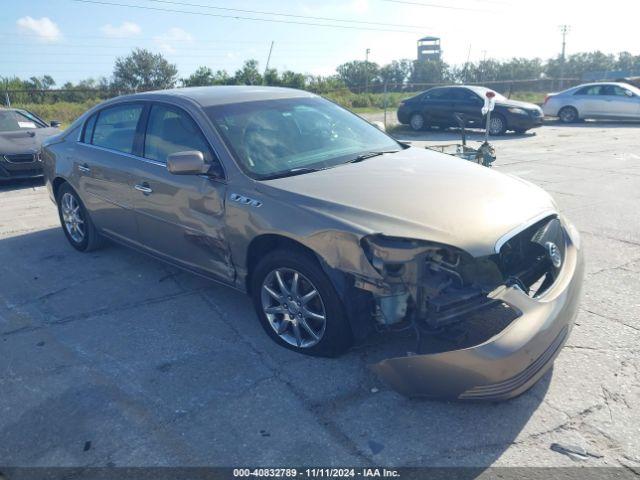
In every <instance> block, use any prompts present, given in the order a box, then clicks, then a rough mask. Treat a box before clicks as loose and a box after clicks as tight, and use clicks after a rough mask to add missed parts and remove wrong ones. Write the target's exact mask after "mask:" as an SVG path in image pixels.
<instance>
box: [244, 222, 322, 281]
mask: <svg viewBox="0 0 640 480" xmlns="http://www.w3.org/2000/svg"><path fill="white" fill-rule="evenodd" d="M278 249H294V250H298V251H302V252H304V253H305V254H307V255H309V256H310V257H313V258H314V259H315V260H316V261H318V263H319V264H320V265H322V262H320V260H319V257H318V255H317V254H316V252H314V251H313V250H312V249H310V248H309V247H307V246H306V245H304V244H302V243H300V242H299V241H297V240H294V239H292V238H290V237H287V236H284V235H279V234H275V233H265V234H262V235H258V236H257V237H255V238H254V239H253V240H251V242H250V243H249V246H248V247H247V254H246V257H245V262H246V267H247V276H246V278H245V288H246V290H247V293H249V294H251V277H252V276H253V272H254V270H255V267H256V265H257V264H258V262H259V261H260V259H261V258H262V257H263V256H264V255H266V254H267V253H269V252H272V251H274V250H278Z"/></svg>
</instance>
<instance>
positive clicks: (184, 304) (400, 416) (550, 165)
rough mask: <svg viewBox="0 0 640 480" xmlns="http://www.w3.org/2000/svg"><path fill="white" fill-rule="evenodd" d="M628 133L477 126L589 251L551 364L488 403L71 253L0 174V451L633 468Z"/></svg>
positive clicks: (638, 376)
mask: <svg viewBox="0 0 640 480" xmlns="http://www.w3.org/2000/svg"><path fill="white" fill-rule="evenodd" d="M639 134H640V125H638V124H635V125H633V124H632V125H628V124H614V123H603V124H591V123H587V124H581V125H576V126H571V127H563V126H559V125H550V126H545V127H544V128H541V129H538V130H537V131H536V132H535V133H534V134H530V135H525V136H515V135H509V136H506V137H503V138H500V139H498V140H496V141H495V144H496V147H497V151H498V155H499V160H498V162H497V164H496V169H497V170H499V171H502V172H504V173H512V174H515V175H519V176H521V177H523V178H525V179H528V180H530V181H532V182H533V183H536V184H538V185H540V186H542V187H544V188H545V189H547V190H548V191H550V192H551V193H552V194H553V195H554V197H555V198H556V200H557V202H558V204H559V206H560V208H561V209H562V211H563V212H564V213H565V214H566V215H567V216H568V217H569V218H571V219H572V220H573V221H574V222H575V224H576V225H577V227H578V228H579V229H580V231H581V232H582V235H583V240H584V244H585V248H586V254H587V261H588V274H587V277H586V288H585V297H584V300H583V302H582V307H581V311H580V314H579V317H578V319H577V325H576V327H575V328H574V330H573V332H572V335H571V337H570V339H569V341H568V345H567V346H566V347H565V349H564V350H563V351H562V353H561V354H560V356H559V357H558V359H557V360H556V362H555V367H554V368H553V370H552V371H551V372H549V373H548V374H547V375H546V376H545V377H544V378H543V380H542V381H541V382H540V383H539V384H538V385H536V386H535V387H534V388H533V389H532V390H530V391H529V392H527V393H526V394H524V395H522V396H521V397H519V398H517V399H515V400H512V401H509V402H504V403H495V404H478V403H455V402H439V401H414V400H407V399H405V398H403V397H401V396H399V395H398V394H396V393H395V392H393V391H391V390H389V389H388V388H386V387H385V386H384V385H382V384H381V383H380V382H379V381H378V380H377V379H376V378H375V377H374V376H373V375H372V374H371V373H370V372H369V370H368V368H367V365H368V363H369V358H370V357H369V352H368V350H367V349H366V348H360V349H357V350H354V351H352V352H350V353H348V354H347V355H345V356H343V357H341V358H339V359H334V360H328V359H318V358H307V357H304V356H300V355H296V354H294V353H292V352H289V351H287V350H284V349H282V348H279V347H278V346H276V345H275V344H273V343H272V342H271V340H269V339H268V338H267V337H266V335H265V334H264V332H263V331H262V330H261V328H260V326H259V325H258V322H257V320H256V319H255V316H254V313H253V311H252V308H251V305H250V303H249V301H248V299H247V298H245V297H244V296H243V295H241V294H239V293H237V292H234V291H232V290H230V289H227V288H224V287H220V286H217V285H215V284H213V283H211V282H207V281H205V280H202V279H200V278H197V277H194V276H192V275H190V274H188V273H184V272H181V271H178V270H175V269H174V268H172V267H168V266H166V265H164V264H162V263H160V262H158V261H156V260H153V259H151V258H147V257H145V256H143V255H141V254H139V253H136V252H133V251H130V250H127V249H125V248H122V247H118V246H109V247H107V248H105V249H103V250H100V251H97V252H94V253H91V254H85V255H83V254H80V253H78V252H76V251H75V250H73V249H72V248H71V247H70V246H68V245H67V243H66V240H65V238H64V236H63V234H62V231H61V230H60V229H59V227H58V221H57V217H56V212H55V208H54V206H53V205H52V204H51V203H50V201H49V199H48V197H47V194H46V192H45V189H44V188H43V187H42V186H40V184H39V183H38V182H21V183H16V184H11V185H5V186H3V187H0V198H1V200H2V207H3V208H2V209H1V210H0V272H1V279H2V282H1V287H0V392H2V393H1V394H0V439H2V441H1V442H0V464H4V465H14V466H16V465H23V466H59V465H60V466H105V465H118V466H141V465H180V466H190V465H215V466H233V465H247V464H252V465H274V466H286V465H313V466H319V465H323V466H328V465H368V464H379V465H388V466H481V467H483V466H489V465H500V466H507V465H508V466H576V465H585V466H586V465H593V466H605V465H608V466H626V467H627V468H629V469H637V468H638V466H640V431H639V430H640V373H639V370H638V366H639V363H640V361H639V349H640V346H639V345H640V276H639V273H640V215H639V214H638V206H639V205H640V203H639V202H640V135H639ZM398 135H399V136H402V137H404V138H406V139H409V140H412V141H414V142H415V143H416V145H422V144H423V140H425V139H427V140H428V141H429V142H433V143H446V142H449V141H456V140H457V134H455V133H454V132H441V133H432V132H429V133H425V134H423V135H419V136H415V135H409V134H398ZM476 138H479V136H478V135H477V134H476V135H472V140H474V139H476ZM87 442H91V443H90V444H89V443H87ZM554 443H555V444H560V445H562V446H567V445H568V446H577V447H579V448H581V449H583V450H584V451H586V452H589V455H587V456H585V457H584V458H579V459H577V460H574V459H572V458H571V457H570V456H567V455H564V454H561V453H558V452H557V451H554V450H552V449H551V445H552V444H554ZM87 446H88V448H87Z"/></svg>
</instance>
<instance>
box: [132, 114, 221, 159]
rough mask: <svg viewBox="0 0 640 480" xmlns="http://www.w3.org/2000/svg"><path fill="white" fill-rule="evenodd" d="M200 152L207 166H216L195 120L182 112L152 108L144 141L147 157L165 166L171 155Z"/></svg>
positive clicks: (145, 155)
mask: <svg viewBox="0 0 640 480" xmlns="http://www.w3.org/2000/svg"><path fill="white" fill-rule="evenodd" d="M187 150H197V151H200V152H202V154H203V155H204V161H205V163H207V164H212V163H213V162H214V156H213V152H212V151H211V148H210V147H209V144H208V143H207V141H206V140H205V138H204V135H203V134H202V132H201V131H200V128H199V127H198V126H197V125H196V123H195V122H194V121H193V119H192V118H191V117H190V116H189V115H188V114H187V113H186V112H184V111H183V110H180V109H178V108H172V107H168V106H164V105H153V106H152V107H151V111H150V112H149V120H148V122H147V131H146V134H145V138H144V157H145V158H148V159H150V160H155V161H157V162H162V163H166V162H167V157H168V156H169V155H171V154H172V153H177V152H184V151H187Z"/></svg>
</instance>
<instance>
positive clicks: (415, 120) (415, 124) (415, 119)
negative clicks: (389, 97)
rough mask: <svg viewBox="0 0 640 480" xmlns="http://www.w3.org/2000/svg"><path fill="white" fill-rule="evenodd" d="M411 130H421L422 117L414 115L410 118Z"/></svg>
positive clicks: (422, 124)
mask: <svg viewBox="0 0 640 480" xmlns="http://www.w3.org/2000/svg"><path fill="white" fill-rule="evenodd" d="M410 123H411V128H413V129H414V130H422V128H423V127H424V118H423V117H422V115H420V114H418V113H415V114H413V115H412V116H411V120H410Z"/></svg>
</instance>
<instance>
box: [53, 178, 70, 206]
mask: <svg viewBox="0 0 640 480" xmlns="http://www.w3.org/2000/svg"><path fill="white" fill-rule="evenodd" d="M65 183H69V182H67V180H66V179H65V178H63V177H56V178H54V179H53V182H51V189H52V191H53V198H55V199H56V201H57V200H58V192H59V191H60V187H62V185H64V184H65Z"/></svg>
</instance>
